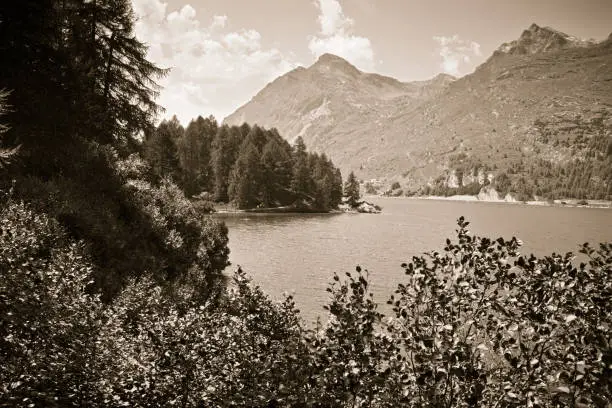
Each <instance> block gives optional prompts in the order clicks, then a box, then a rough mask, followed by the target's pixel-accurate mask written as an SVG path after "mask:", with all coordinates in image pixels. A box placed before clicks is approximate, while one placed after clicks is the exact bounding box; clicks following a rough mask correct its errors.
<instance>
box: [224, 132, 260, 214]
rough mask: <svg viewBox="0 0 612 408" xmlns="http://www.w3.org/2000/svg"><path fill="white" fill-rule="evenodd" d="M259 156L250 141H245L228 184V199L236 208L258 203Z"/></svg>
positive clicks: (249, 206) (252, 205)
mask: <svg viewBox="0 0 612 408" xmlns="http://www.w3.org/2000/svg"><path fill="white" fill-rule="evenodd" d="M260 162H261V156H260V154H259V151H258V149H257V146H255V145H254V144H252V143H245V144H244V145H243V146H242V148H241V149H240V154H239V156H238V159H237V160H236V164H235V165H234V167H233V168H232V171H231V174H230V180H229V186H228V196H229V199H230V200H231V201H232V202H234V203H235V204H236V206H237V207H238V208H251V207H255V206H256V205H258V204H259V203H260V202H261V200H260V197H259V196H260V194H259V192H260V188H261V181H262V180H261V174H262V172H261V165H260Z"/></svg>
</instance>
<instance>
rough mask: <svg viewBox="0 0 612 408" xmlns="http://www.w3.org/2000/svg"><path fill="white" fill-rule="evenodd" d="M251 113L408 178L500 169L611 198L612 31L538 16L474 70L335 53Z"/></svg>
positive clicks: (459, 177)
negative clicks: (424, 73)
mask: <svg viewBox="0 0 612 408" xmlns="http://www.w3.org/2000/svg"><path fill="white" fill-rule="evenodd" d="M245 121H246V122H249V123H258V124H260V125H263V126H266V127H276V128H277V129H278V130H279V131H280V133H281V134H283V135H284V136H285V137H287V138H288V139H289V140H290V141H291V140H293V139H295V138H296V137H297V136H302V137H303V138H304V141H305V142H306V144H307V145H308V146H311V147H312V148H313V149H314V150H317V151H320V152H325V153H326V154H327V155H328V156H330V157H331V158H332V159H333V160H334V162H335V163H337V164H338V165H339V166H340V168H341V169H342V171H343V173H344V174H346V172H347V171H350V170H353V171H355V172H356V174H357V175H358V176H359V177H360V178H362V179H366V180H367V179H377V180H379V181H380V182H381V183H382V184H391V182H393V181H399V182H400V184H401V185H402V187H403V188H404V189H405V190H412V191H415V190H419V189H420V190H421V191H423V189H424V188H425V187H426V186H428V189H429V190H428V191H431V188H434V190H435V189H436V188H437V189H438V190H436V191H438V192H439V190H440V188H445V189H447V190H448V189H451V191H445V192H457V191H459V190H461V188H462V187H466V186H470V187H471V188H474V187H478V186H482V185H483V184H487V183H488V182H489V181H492V182H493V183H494V184H495V182H494V181H493V180H495V179H497V180H498V183H497V184H498V187H499V188H500V189H502V190H503V187H507V189H509V191H514V192H516V191H518V190H524V193H525V194H526V195H527V196H533V195H540V196H568V195H573V196H584V197H589V198H593V197H595V198H609V197H612V37H610V38H608V39H607V40H604V41H602V42H599V43H597V42H595V41H592V40H589V41H585V40H580V39H577V38H575V37H572V36H569V35H567V34H564V33H560V32H558V31H556V30H554V29H551V28H547V27H544V28H542V27H539V26H537V25H536V24H533V25H531V26H530V27H529V28H528V29H527V30H525V31H524V32H523V33H522V35H521V36H520V38H519V39H517V40H516V41H512V42H510V43H506V44H503V45H501V46H500V47H499V49H498V50H496V51H495V52H494V53H493V55H492V56H491V57H489V59H488V60H487V61H485V62H484V63H483V64H482V65H480V66H479V67H478V68H477V69H476V70H475V71H474V72H473V73H472V74H470V75H467V76H465V77H462V78H460V79H455V78H453V77H450V76H448V75H439V76H437V77H435V78H433V79H431V80H429V81H422V82H400V81H397V80H395V79H393V78H389V77H385V76H381V75H377V74H369V73H364V72H361V71H359V70H358V69H356V68H355V67H354V66H352V65H351V64H349V63H348V62H347V61H345V60H343V59H342V58H339V57H337V56H333V55H329V54H326V55H323V56H321V57H320V58H319V60H318V61H317V62H316V63H315V64H313V65H312V66H311V67H309V68H297V69H295V70H293V71H291V72H289V73H287V74H286V75H283V76H281V77H279V78H278V79H276V80H275V81H273V82H272V83H270V84H268V85H267V86H266V87H265V88H264V89H263V90H262V91H261V92H259V93H258V94H257V95H256V96H255V97H254V98H253V99H252V100H251V101H250V102H248V103H247V104H246V105H244V106H242V107H241V108H239V109H238V110H237V111H236V112H235V113H233V114H232V115H230V116H229V117H228V118H226V120H225V122H226V123H228V124H241V123H242V122H245ZM579 169H583V170H585V169H586V170H588V171H589V172H590V173H588V172H587V173H588V174H587V175H586V176H583V175H577V173H578V170H579ZM506 179H508V180H509V181H507V182H506V181H504V183H503V184H508V185H505V186H502V180H506ZM526 186H528V187H526ZM453 189H454V190H453Z"/></svg>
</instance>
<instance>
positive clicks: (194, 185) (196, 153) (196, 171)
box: [178, 116, 217, 196]
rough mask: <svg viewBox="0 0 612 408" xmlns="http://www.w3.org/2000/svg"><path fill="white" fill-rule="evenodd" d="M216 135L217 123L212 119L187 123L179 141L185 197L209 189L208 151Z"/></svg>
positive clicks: (200, 118) (199, 118) (199, 117)
mask: <svg viewBox="0 0 612 408" xmlns="http://www.w3.org/2000/svg"><path fill="white" fill-rule="evenodd" d="M216 133H217V122H216V120H215V119H214V118H213V117H209V118H207V119H204V118H202V117H201V116H198V118H197V119H195V120H192V121H191V122H190V123H189V126H187V129H186V130H185V134H184V136H183V137H182V138H181V139H180V141H179V145H178V153H179V160H180V165H181V172H182V176H183V180H182V186H183V190H185V193H186V194H187V196H192V195H195V194H198V193H200V192H201V191H207V190H208V189H209V188H210V185H211V180H210V178H211V170H210V149H211V144H212V139H213V137H214V135H215V134H216Z"/></svg>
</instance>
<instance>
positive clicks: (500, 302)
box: [389, 218, 612, 407]
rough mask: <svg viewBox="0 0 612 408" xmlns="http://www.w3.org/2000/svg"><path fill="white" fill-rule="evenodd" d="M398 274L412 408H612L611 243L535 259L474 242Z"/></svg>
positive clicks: (505, 245)
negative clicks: (577, 260)
mask: <svg viewBox="0 0 612 408" xmlns="http://www.w3.org/2000/svg"><path fill="white" fill-rule="evenodd" d="M467 226H468V223H467V222H466V221H465V220H464V219H463V218H461V219H460V220H459V230H458V231H457V237H458V242H456V243H453V242H451V241H450V240H447V245H446V247H445V248H444V252H443V253H438V252H432V253H430V254H429V255H428V256H427V257H415V258H413V262H412V263H410V264H408V265H404V269H405V272H406V274H407V276H408V282H406V284H402V285H400V286H399V288H398V290H397V292H396V295H395V297H392V298H391V301H390V303H391V304H392V305H393V307H394V312H395V315H396V318H395V320H394V322H393V324H392V325H391V326H390V327H389V329H390V331H391V332H392V333H393V334H394V336H395V337H396V338H397V341H398V343H399V344H401V345H402V347H401V348H402V352H401V353H400V354H399V355H398V359H402V361H404V367H403V369H402V371H404V372H405V378H404V392H405V393H407V394H408V395H411V396H412V399H411V403H410V406H415V407H416V406H418V407H428V406H430V407H438V406H454V407H455V406H457V407H459V406H474V405H477V406H532V407H545V406H546V407H548V406H578V405H579V404H582V406H598V407H605V406H608V405H607V404H610V403H611V402H612V392H611V391H612V390H611V386H612V383H611V382H610V378H612V377H611V374H612V371H611V370H610V368H611V366H610V363H611V362H612V344H611V342H610V339H611V336H610V334H611V333H612V331H611V329H612V280H611V278H612V244H602V245H601V246H600V248H599V250H598V251H595V250H593V249H591V248H590V247H589V246H588V245H587V244H585V245H584V247H583V248H582V250H581V252H582V253H583V254H585V255H586V256H587V257H588V258H589V263H588V265H587V264H584V263H582V264H580V266H579V267H575V266H573V264H572V260H573V255H572V254H567V255H564V256H561V255H557V254H553V255H552V256H547V257H544V258H542V259H538V258H535V257H534V256H530V257H523V256H520V255H519V252H518V250H519V247H520V241H518V240H517V239H516V238H512V239H511V240H510V241H505V240H504V239H502V238H500V239H498V240H496V241H493V240H490V239H488V238H480V237H473V236H471V235H470V234H469V232H468V230H467Z"/></svg>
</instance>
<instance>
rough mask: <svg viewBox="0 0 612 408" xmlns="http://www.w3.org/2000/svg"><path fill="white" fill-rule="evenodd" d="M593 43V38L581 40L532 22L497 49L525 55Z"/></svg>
mask: <svg viewBox="0 0 612 408" xmlns="http://www.w3.org/2000/svg"><path fill="white" fill-rule="evenodd" d="M593 44H595V41H593V40H583V39H580V38H577V37H573V36H571V35H567V34H565V33H562V32H560V31H557V30H555V29H553V28H550V27H540V26H538V25H537V24H535V23H534V24H532V25H531V26H530V27H529V28H528V29H527V30H525V31H523V34H521V36H520V38H519V39H518V40H514V41H511V42H509V43H504V44H502V45H501V46H500V47H499V48H498V49H497V51H498V52H501V53H504V54H512V55H527V54H538V53H543V52H551V51H559V50H563V49H568V48H578V47H588V46H590V45H593Z"/></svg>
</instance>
